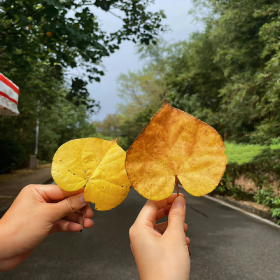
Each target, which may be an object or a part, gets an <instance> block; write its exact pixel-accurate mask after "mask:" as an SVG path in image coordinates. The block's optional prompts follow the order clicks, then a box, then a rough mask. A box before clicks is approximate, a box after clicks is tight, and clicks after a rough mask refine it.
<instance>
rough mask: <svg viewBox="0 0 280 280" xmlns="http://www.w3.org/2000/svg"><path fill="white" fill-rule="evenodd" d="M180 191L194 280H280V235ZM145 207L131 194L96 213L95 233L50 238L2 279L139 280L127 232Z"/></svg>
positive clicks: (219, 206) (143, 201)
mask: <svg viewBox="0 0 280 280" xmlns="http://www.w3.org/2000/svg"><path fill="white" fill-rule="evenodd" d="M181 191H182V192H183V193H184V194H185V195H186V200H187V218H186V221H187V223H188V225H189V230H188V236H189V237H190V239H191V244H190V249H191V251H192V256H191V277H190V279H192V280H196V279H199V280H212V279H213V280H219V279H222V280H227V279H230V280H233V279H236V280H237V279H238V280H249V279H254V280H258V279H262V280H264V279H268V280H274V279H275V280H279V279H280V265H279V262H280V229H278V228H276V227H273V226H271V225H269V224H265V223H263V222H261V221H259V220H257V219H254V218H252V217H250V216H247V215H245V214H243V213H241V212H238V211H236V210H234V209H231V208H228V207H227V206H224V205H221V204H219V203H217V202H215V201H212V200H209V199H207V198H203V197H202V198H196V197H192V196H190V195H187V194H186V193H185V191H184V190H181ZM145 201H146V200H145V199H144V198H143V197H142V196H140V195H139V194H138V193H136V191H134V190H133V189H132V190H131V192H130V193H129V195H128V197H127V199H126V200H125V201H124V202H123V203H122V204H121V205H120V206H118V207H117V208H115V209H114V210H111V211H107V212H98V211H94V212H95V215H94V218H93V220H94V223H95V225H94V226H93V228H92V229H89V230H83V232H81V233H75V234H66V233H60V234H55V235H51V236H49V237H48V238H47V239H46V240H45V241H44V242H43V243H42V244H41V245H40V246H39V247H38V248H36V249H35V251H34V252H33V253H32V255H31V256H30V257H29V259H27V260H26V261H25V262H24V263H23V264H21V265H20V266H19V267H17V268H16V269H14V270H13V271H10V272H6V273H0V279H1V280H12V279H15V280H33V279H34V280H56V279H57V280H64V279H67V280H88V279H94V280H106V279H113V280H134V279H135V280H136V279H139V276H138V272H137V268H136V265H135V262H134V259H133V256H132V253H131V250H130V245H129V238H128V230H129V228H130V226H131V225H132V224H133V222H134V220H135V218H136V217H137V214H138V213H139V211H140V209H141V208H142V206H143V205H144V203H145ZM155 280H157V279H155ZM174 280H176V279H174Z"/></svg>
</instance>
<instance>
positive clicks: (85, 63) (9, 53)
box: [0, 0, 165, 108]
mask: <svg viewBox="0 0 280 280" xmlns="http://www.w3.org/2000/svg"><path fill="white" fill-rule="evenodd" d="M151 2H152V1H150V0H133V1H125V0H110V1H108V0H97V1H89V0H66V1H61V0H43V1H35V0H32V1H17V0H0V61H3V62H9V64H11V66H12V68H13V69H19V73H18V75H19V76H20V75H21V73H22V72H29V71H30V70H31V68H32V63H33V62H34V61H41V62H45V63H48V64H49V65H51V66H55V67H56V68H57V69H64V70H66V69H68V68H69V67H71V68H75V67H82V68H83V69H84V71H85V73H86V75H87V77H88V79H89V81H90V82H91V81H93V80H95V81H100V76H102V75H104V72H103V71H102V69H101V68H100V66H99V64H100V62H101V61H102V58H103V57H105V56H109V55H110V54H111V53H113V52H115V51H116V50H117V49H119V45H120V44H121V42H122V41H124V40H132V41H133V42H140V43H143V44H147V45H148V44H149V43H150V42H154V39H155V37H157V35H158V33H159V31H160V30H161V31H164V30H165V27H164V26H162V25H161V20H162V18H164V17H165V15H164V13H163V11H159V12H156V13H152V12H148V11H147V6H148V5H149V4H150V3H151ZM91 6H92V7H95V8H100V9H102V10H104V11H106V12H110V13H113V12H112V10H113V9H114V10H119V11H121V12H123V14H124V17H123V18H121V17H120V20H122V21H123V26H122V28H121V29H119V30H117V31H116V32H113V33H106V32H105V31H104V30H102V28H101V27H100V26H101V25H100V22H99V21H98V20H97V18H96V16H95V15H94V12H92V11H91V9H90V8H89V7H91ZM113 14H114V13H113ZM13 78H14V77H13ZM77 79H78V80H82V79H81V78H77ZM77 79H75V80H73V82H72V86H73V91H72V92H71V97H72V96H73V94H75V93H76V92H77V88H80V89H82V90H83V91H85V89H84V88H85V83H83V82H81V81H78V80H77ZM86 95H87V100H88V101H90V100H89V98H88V96H89V95H88V94H86ZM89 106H92V104H91V102H89ZM91 108H92V107H91Z"/></svg>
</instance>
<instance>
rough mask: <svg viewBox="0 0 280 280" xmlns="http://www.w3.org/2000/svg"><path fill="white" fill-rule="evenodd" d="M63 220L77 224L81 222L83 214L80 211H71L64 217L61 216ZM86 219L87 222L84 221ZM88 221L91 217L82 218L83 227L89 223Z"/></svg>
mask: <svg viewBox="0 0 280 280" xmlns="http://www.w3.org/2000/svg"><path fill="white" fill-rule="evenodd" d="M63 219H64V220H67V221H70V222H74V223H78V224H82V222H83V215H82V214H81V213H78V212H76V213H72V214H70V215H68V216H66V217H64V218H63ZM86 221H87V222H86ZM88 221H91V219H89V218H86V217H85V218H84V227H85V228H86V227H87V225H88V224H89V222H88Z"/></svg>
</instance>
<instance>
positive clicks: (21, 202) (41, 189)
mask: <svg viewBox="0 0 280 280" xmlns="http://www.w3.org/2000/svg"><path fill="white" fill-rule="evenodd" d="M83 191H84V189H81V190H78V191H76V192H66V191H63V190H62V189H60V188H59V187H58V186H56V185H29V186H27V187H25V188H24V189H22V191H21V192H20V193H19V195H18V196H17V198H16V199H15V201H14V203H13V204H12V206H11V207H10V208H9V210H8V211H7V212H6V214H5V215H4V216H3V218H2V219H1V220H0V228H1V230H0V271H8V270H11V269H13V268H14V267H16V266H17V265H19V264H20V263H21V262H23V261H24V260H25V259H26V258H27V257H28V256H29V255H30V254H31V253H32V251H33V250H34V248H35V247H36V246H37V245H39V244H40V243H41V242H42V241H43V240H44V239H45V238H46V237H47V236H48V235H49V234H52V233H55V232H78V231H81V230H82V225H81V223H82V216H83V215H82V213H84V212H83V211H86V213H85V220H84V227H85V228H90V227H92V225H93V221H92V220H91V219H89V218H91V217H92V216H93V212H92V210H91V208H90V207H89V206H88V204H87V203H86V202H85V200H84V194H83ZM82 208H84V209H82ZM81 209H82V210H81ZM79 210H81V211H79Z"/></svg>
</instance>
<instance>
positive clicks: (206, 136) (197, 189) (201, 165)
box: [126, 101, 227, 200]
mask: <svg viewBox="0 0 280 280" xmlns="http://www.w3.org/2000/svg"><path fill="white" fill-rule="evenodd" d="M224 151H225V146H224V143H223V141H222V138H221V137H220V135H219V134H218V133H217V131H216V130H215V129H214V128H212V127H211V126H209V125H208V124H206V123H204V122H202V121H201V120H199V119H197V118H195V117H193V116H191V115H189V114H187V113H185V112H183V111H181V110H178V109H176V108H173V107H171V106H170V105H169V104H168V103H167V101H164V103H163V106H162V108H161V109H160V110H159V111H158V112H157V113H156V114H155V115H154V116H153V117H152V119H151V121H150V123H149V124H148V125H147V126H146V127H145V129H144V130H143V132H142V133H141V134H140V135H139V136H138V137H137V139H136V140H135V141H134V143H133V144H132V145H131V147H130V148H129V149H128V152H127V155H126V171H127V174H128V177H129V179H130V182H131V184H132V185H133V186H134V188H135V190H136V191H137V192H139V193H140V194H141V195H142V196H144V197H146V198H147V199H152V200H162V199H165V198H167V197H169V196H170V195H171V193H172V192H173V190H174V183H175V176H176V175H177V176H178V179H179V180H180V182H181V184H182V186H183V187H184V189H185V190H186V191H187V192H189V193H190V194H192V195H194V196H202V195H205V194H207V193H209V192H211V191H212V190H213V189H215V187H216V186H217V185H218V183H219V182H220V180H221V177H222V176H223V174H224V171H225V168H226V164H227V156H226V155H225V153H224Z"/></svg>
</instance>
